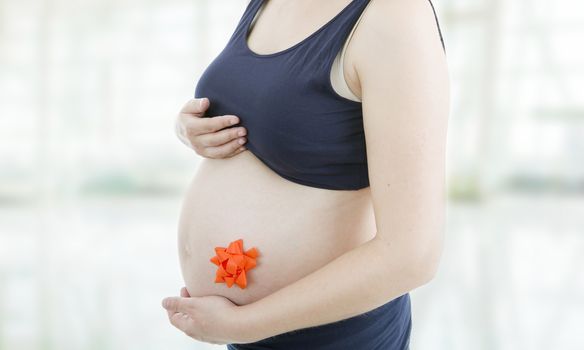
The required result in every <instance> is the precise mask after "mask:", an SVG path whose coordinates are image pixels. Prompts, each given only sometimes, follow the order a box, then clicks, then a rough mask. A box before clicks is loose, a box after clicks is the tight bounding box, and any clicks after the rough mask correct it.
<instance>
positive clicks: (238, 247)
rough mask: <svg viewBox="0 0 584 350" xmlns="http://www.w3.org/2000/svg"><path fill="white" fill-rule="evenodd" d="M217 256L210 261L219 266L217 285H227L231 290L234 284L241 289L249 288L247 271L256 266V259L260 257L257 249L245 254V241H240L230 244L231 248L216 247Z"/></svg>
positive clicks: (216, 277)
mask: <svg viewBox="0 0 584 350" xmlns="http://www.w3.org/2000/svg"><path fill="white" fill-rule="evenodd" d="M215 253H216V254H217V255H215V256H214V257H212V258H211V259H209V260H210V261H211V262H212V263H213V264H215V265H217V266H218V268H217V273H216V274H215V283H222V282H223V283H226V284H227V287H229V288H231V286H232V285H233V283H235V284H237V285H238V286H239V287H240V288H241V289H244V288H245V287H246V286H247V277H246V273H245V272H246V271H249V270H251V269H253V268H254V267H255V266H256V258H257V257H258V255H259V252H258V250H257V248H255V247H254V248H251V249H248V250H247V251H246V252H245V253H244V252H243V239H238V240H236V241H233V242H231V243H229V247H228V248H227V249H225V248H224V247H215Z"/></svg>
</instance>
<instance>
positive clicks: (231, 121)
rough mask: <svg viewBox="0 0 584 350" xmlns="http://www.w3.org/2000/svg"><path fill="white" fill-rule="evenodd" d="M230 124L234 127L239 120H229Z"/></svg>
mask: <svg viewBox="0 0 584 350" xmlns="http://www.w3.org/2000/svg"><path fill="white" fill-rule="evenodd" d="M229 122H230V123H231V125H233V124H235V123H237V118H231V119H230V120H229Z"/></svg>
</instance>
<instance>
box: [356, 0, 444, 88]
mask: <svg viewBox="0 0 584 350" xmlns="http://www.w3.org/2000/svg"><path fill="white" fill-rule="evenodd" d="M353 40H354V42H353V43H352V45H353V47H352V65H353V67H354V69H355V72H356V74H357V76H358V79H359V82H360V85H361V87H362V88H363V83H364V82H363V80H365V79H366V77H367V76H371V77H373V76H375V75H376V74H377V73H379V70H380V69H392V68H393V69H399V65H400V64H401V63H404V61H406V62H409V63H410V64H424V63H427V62H428V61H432V62H433V64H432V65H433V66H435V65H436V64H438V65H439V64H441V63H442V64H444V63H445V57H444V56H445V55H444V51H443V48H442V42H441V40H440V33H439V30H438V25H437V21H436V18H435V16H434V11H433V8H432V4H431V2H430V0H370V4H369V5H368V6H367V8H366V9H365V13H364V14H363V17H362V19H361V21H360V23H359V25H358V26H357V28H356V30H355V33H354V39H353Z"/></svg>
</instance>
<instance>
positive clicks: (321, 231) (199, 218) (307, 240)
mask: <svg viewBox="0 0 584 350" xmlns="http://www.w3.org/2000/svg"><path fill="white" fill-rule="evenodd" d="M374 235H375V221H374V216H373V210H372V206H371V200H370V191H369V188H365V189H361V190H358V191H333V190H327V189H320V188H314V187H308V186H304V185H300V184H296V183H293V182H291V181H289V180H286V179H284V178H282V177H280V176H279V175H277V174H276V173H274V172H273V171H272V170H271V169H269V168H268V167H267V166H266V165H265V164H263V163H262V162H261V161H260V160H259V159H258V158H256V157H255V155H253V153H251V152H250V151H245V152H243V153H240V154H239V155H237V156H234V157H231V158H226V159H207V158H204V159H203V160H202V162H201V164H200V165H199V167H198V169H197V173H196V175H195V177H194V178H193V180H192V181H191V183H190V185H189V187H188V189H187V192H186V194H185V197H184V199H183V203H182V208H181V215H180V218H179V225H178V249H179V260H180V266H181V271H182V275H183V278H184V282H185V286H186V287H187V290H188V291H189V294H190V295H192V296H203V295H221V296H224V297H226V298H229V299H230V300H231V301H232V302H234V303H236V304H238V305H244V304H248V303H251V302H254V301H256V300H258V299H261V298H263V297H264V296H266V295H268V294H271V293H273V292H274V291H276V290H278V289H280V288H282V287H284V286H286V285H288V284H290V283H292V282H294V281H296V280H298V279H300V278H302V277H303V276H305V275H307V274H309V273H311V272H312V271H314V270H317V269H318V268H320V267H321V266H324V265H326V264H327V263H328V262H330V261H331V260H333V259H334V258H336V257H337V256H339V255H342V254H343V253H344V252H346V251H348V250H351V249H353V248H354V247H356V246H358V245H360V244H363V243H364V242H366V241H368V240H370V239H372V238H373V237H374ZM240 238H241V239H243V243H244V247H243V248H244V250H247V249H249V248H252V247H256V248H257V249H258V251H259V253H260V255H259V256H258V257H257V259H256V262H257V265H256V267H255V268H253V269H251V270H249V271H248V273H247V287H246V288H245V289H241V288H239V286H237V285H236V284H234V285H232V287H231V288H229V287H228V286H227V284H225V283H215V282H214V280H215V272H216V270H217V266H216V265H214V264H213V263H211V262H210V260H209V259H210V258H211V257H213V256H214V255H215V251H214V248H215V247H218V246H221V247H227V246H228V244H229V242H231V241H235V240H237V239H240Z"/></svg>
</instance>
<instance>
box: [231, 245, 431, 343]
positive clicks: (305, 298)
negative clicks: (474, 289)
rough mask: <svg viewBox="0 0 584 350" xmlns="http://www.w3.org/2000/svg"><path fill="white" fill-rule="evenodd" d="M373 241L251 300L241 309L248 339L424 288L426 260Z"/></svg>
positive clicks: (354, 312) (321, 320) (349, 314)
mask: <svg viewBox="0 0 584 350" xmlns="http://www.w3.org/2000/svg"><path fill="white" fill-rule="evenodd" d="M416 256H421V255H417V254H411V250H406V249H403V248H402V249H400V246H399V245H390V244H387V243H385V242H384V241H382V240H381V239H376V238H374V239H373V240H370V241H368V242H366V243H365V244H363V245H361V246H359V247H357V248H355V249H352V250H350V251H348V252H346V253H345V254H343V255H341V256H339V257H337V258H336V259H334V260H332V261H331V262H330V263H328V264H327V265H325V266H323V267H322V268H320V269H318V270H316V271H314V272H313V273H311V274H309V275H307V276H305V277H303V278H301V279H300V280H297V281H296V282H294V283H292V284H290V285H288V286H286V287H284V288H282V289H279V290H278V291H276V292H274V293H272V294H270V295H268V296H266V297H264V298H262V299H260V300H257V301H256V302H253V303H250V304H247V305H243V306H240V307H239V308H240V311H241V312H240V314H241V315H242V319H243V320H245V322H246V324H248V325H250V327H249V329H247V336H248V337H249V338H251V339H253V340H252V341H257V340H260V339H264V338H267V337H270V336H273V335H276V334H280V333H284V332H288V331H291V330H295V329H300V328H305V327H311V326H317V325H321V324H325V323H329V322H334V321H337V320H341V319H344V318H348V317H352V316H355V315H358V314H361V313H364V312H367V311H369V310H372V309H374V308H376V307H378V306H381V305H382V304H384V303H386V302H388V301H390V300H392V299H395V298H397V297H399V296H401V295H403V294H405V293H407V292H409V291H411V290H413V289H415V288H417V287H418V286H421V285H423V284H425V283H426V282H427V281H428V280H429V279H430V278H431V276H432V274H433V271H431V268H429V264H428V260H427V259H422V258H418V257H416ZM414 257H416V258H414Z"/></svg>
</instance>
